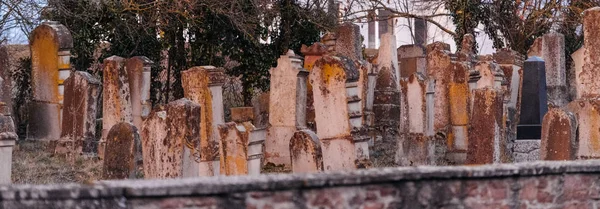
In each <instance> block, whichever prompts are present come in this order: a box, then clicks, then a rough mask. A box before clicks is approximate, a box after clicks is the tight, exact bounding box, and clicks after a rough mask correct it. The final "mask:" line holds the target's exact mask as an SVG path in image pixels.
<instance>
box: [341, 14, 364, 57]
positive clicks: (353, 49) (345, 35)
mask: <svg viewBox="0 0 600 209" xmlns="http://www.w3.org/2000/svg"><path fill="white" fill-rule="evenodd" d="M335 34H337V40H336V42H335V52H336V53H337V55H338V56H344V57H348V58H349V59H351V60H362V59H363V56H362V40H361V35H360V27H359V26H358V25H355V24H352V23H351V22H345V23H343V24H342V25H340V26H338V27H337V28H336V31H335Z"/></svg>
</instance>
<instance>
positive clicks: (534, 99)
mask: <svg viewBox="0 0 600 209" xmlns="http://www.w3.org/2000/svg"><path fill="white" fill-rule="evenodd" d="M522 98H524V99H522V100H521V116H520V120H519V125H518V126H517V139H540V137H541V133H542V132H541V128H542V127H541V124H542V119H543V117H544V115H545V114H546V112H547V111H548V103H547V102H546V73H545V64H544V60H542V59H541V58H539V57H530V58H529V59H527V60H526V61H525V65H524V70H523V86H522ZM525 98H526V99H525Z"/></svg>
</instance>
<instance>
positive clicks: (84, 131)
mask: <svg viewBox="0 0 600 209" xmlns="http://www.w3.org/2000/svg"><path fill="white" fill-rule="evenodd" d="M64 85H65V98H64V107H63V121H62V131H61V142H59V145H63V146H64V145H66V144H64V143H67V144H69V145H66V146H68V147H71V149H70V150H67V152H68V153H71V154H72V155H79V154H81V153H83V154H86V155H94V154H96V153H97V151H98V140H97V139H96V115H97V111H98V110H97V108H98V97H99V96H100V89H101V82H100V80H99V79H97V78H95V77H93V76H92V75H90V74H89V73H87V72H83V71H76V72H74V73H72V74H71V76H69V78H67V80H65V82H64Z"/></svg>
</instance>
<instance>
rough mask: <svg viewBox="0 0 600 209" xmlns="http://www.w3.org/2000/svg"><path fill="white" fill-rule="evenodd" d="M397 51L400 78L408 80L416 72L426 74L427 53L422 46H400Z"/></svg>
mask: <svg viewBox="0 0 600 209" xmlns="http://www.w3.org/2000/svg"><path fill="white" fill-rule="evenodd" d="M397 51H398V52H397V54H398V64H399V66H400V77H401V78H408V77H410V76H411V75H413V74H414V73H417V72H418V73H422V74H426V70H427V59H426V57H427V51H426V49H425V47H424V46H423V45H418V44H415V45H402V46H400V47H398V49H397Z"/></svg>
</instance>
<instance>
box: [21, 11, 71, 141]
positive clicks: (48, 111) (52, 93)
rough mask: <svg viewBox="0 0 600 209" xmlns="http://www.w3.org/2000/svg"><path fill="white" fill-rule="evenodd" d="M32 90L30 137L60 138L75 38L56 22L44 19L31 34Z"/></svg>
mask: <svg viewBox="0 0 600 209" xmlns="http://www.w3.org/2000/svg"><path fill="white" fill-rule="evenodd" d="M29 40H30V44H29V45H30V47H31V90H32V94H33V95H32V96H33V99H32V101H31V103H30V106H29V117H30V120H28V121H29V124H28V129H27V138H30V139H50V140H53V139H54V140H55V139H58V138H59V137H60V125H61V123H60V121H61V118H60V117H61V104H62V100H63V85H62V84H63V81H64V80H65V79H67V78H68V77H69V74H70V70H71V63H70V59H71V53H70V50H71V48H73V38H72V37H71V33H70V32H69V30H68V29H67V28H66V27H65V26H64V25H61V24H59V23H57V22H45V23H43V24H42V25H40V26H38V27H37V28H36V29H35V30H33V32H31V36H30V39H29Z"/></svg>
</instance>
